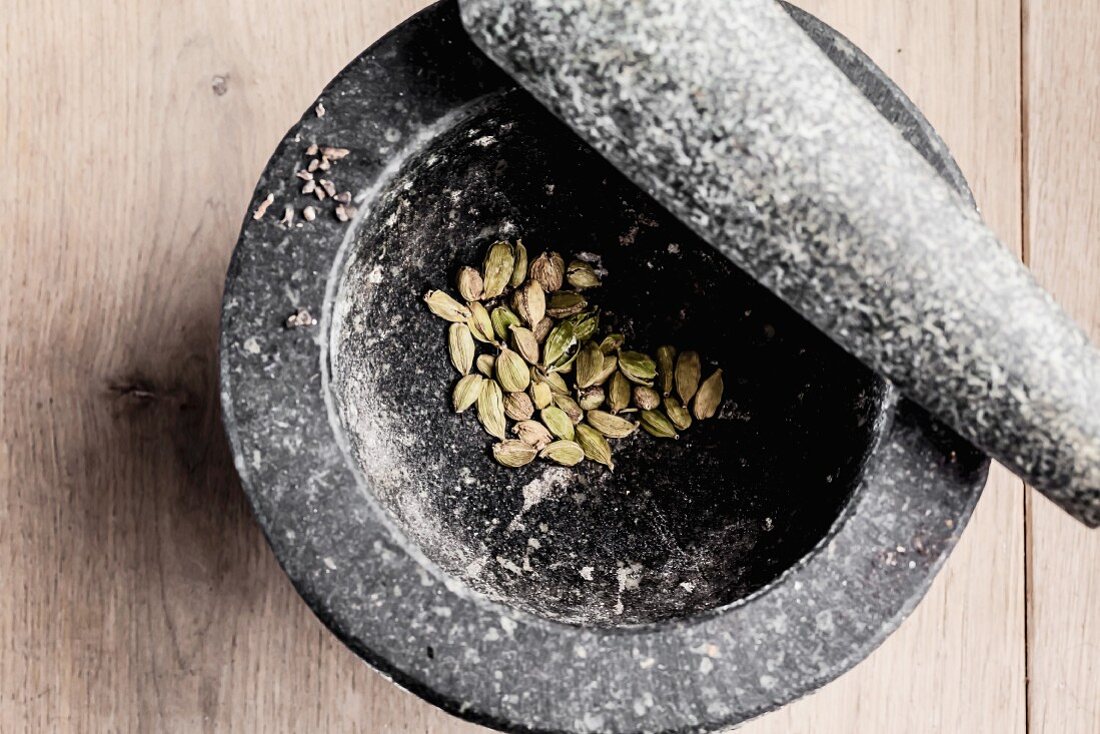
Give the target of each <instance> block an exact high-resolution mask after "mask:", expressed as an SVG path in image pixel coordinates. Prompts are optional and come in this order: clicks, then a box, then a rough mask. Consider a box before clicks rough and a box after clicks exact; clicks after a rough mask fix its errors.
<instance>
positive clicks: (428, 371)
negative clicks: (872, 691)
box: [222, 2, 988, 732]
mask: <svg viewBox="0 0 1100 734" xmlns="http://www.w3.org/2000/svg"><path fill="white" fill-rule="evenodd" d="M791 13H792V16H793V17H794V18H795V19H796V20H797V21H798V22H799V23H801V24H802V25H803V27H804V28H806V30H807V32H808V33H810V34H811V36H812V37H814V38H815V40H816V41H817V42H818V44H819V45H820V46H821V47H822V48H823V50H825V51H826V53H829V54H830V56H831V57H832V58H833V59H834V61H835V62H836V63H838V65H840V66H841V67H842V68H843V69H844V70H845V72H846V73H848V74H849V76H850V77H851V78H852V79H853V81H854V82H856V83H857V84H859V85H860V87H861V88H862V89H864V91H865V93H866V94H867V96H868V98H869V99H871V100H872V102H874V103H875V104H876V105H877V106H878V107H879V109H880V111H882V112H883V114H884V115H886V116H887V117H889V118H890V119H891V120H892V121H894V122H895V124H896V126H897V127H898V129H899V131H900V132H901V133H902V134H903V135H905V136H906V137H907V138H908V139H909V140H910V141H911V142H912V143H913V144H914V145H915V146H917V148H918V149H920V150H921V152H922V153H924V154H925V156H926V157H927V158H928V159H929V161H930V163H932V164H933V165H935V166H936V167H937V168H938V169H939V170H940V171H941V173H943V175H944V176H945V177H947V178H948V180H950V181H952V183H954V184H955V185H956V186H957V187H958V188H959V189H960V192H962V193H963V195H967V196H968V195H969V194H968V192H967V190H966V187H965V183H964V182H963V179H962V177H961V174H959V172H958V169H957V167H955V165H954V163H953V162H952V161H951V159H950V157H949V155H948V154H947V152H946V150H945V149H944V147H943V145H942V143H941V142H940V141H939V139H938V138H937V137H936V136H935V134H934V132H932V131H931V129H930V128H929V127H928V125H927V123H926V122H925V121H924V120H923V118H921V117H920V116H919V114H918V113H917V112H916V110H915V109H914V108H913V107H912V105H911V104H910V103H909V102H908V100H906V99H905V98H904V96H903V95H901V93H900V92H898V91H897V90H896V88H895V87H893V86H892V85H891V84H890V83H889V81H888V80H886V79H885V77H883V76H882V75H881V73H880V72H878V71H877V70H876V69H875V68H874V67H873V66H872V65H871V63H870V62H869V61H868V60H867V59H866V57H864V56H862V54H859V53H858V52H857V51H855V50H854V49H853V48H852V47H851V46H850V45H849V44H847V42H846V41H844V40H843V39H842V38H840V37H839V36H837V35H836V34H835V33H833V32H832V31H831V30H829V29H828V28H827V27H825V26H823V25H821V24H820V23H818V22H817V21H815V20H814V19H813V18H812V17H810V16H808V15H805V14H803V13H801V12H799V11H796V10H793V9H791ZM321 101H322V102H323V104H324V106H325V108H326V114H325V115H324V117H318V116H317V115H316V114H315V113H314V112H310V113H308V114H307V115H306V116H305V117H304V118H303V120H302V121H301V122H300V123H299V124H298V125H297V126H295V128H294V129H292V130H291V131H290V133H289V134H288V136H287V138H286V139H285V140H284V141H283V144H282V145H281V146H280V148H279V150H278V151H277V152H276V154H275V156H274V157H273V158H272V160H271V162H270V163H269V165H268V167H267V169H266V170H265V172H264V175H263V178H262V179H261V182H260V185H259V186H258V187H257V190H256V197H255V199H256V202H258V201H259V200H261V199H263V198H264V197H266V196H267V194H268V193H272V194H274V196H275V201H276V205H275V207H274V209H275V210H278V211H280V212H281V211H282V205H283V204H289V205H292V206H295V207H301V206H304V205H305V204H306V203H308V201H307V200H306V199H305V197H303V196H302V195H301V194H300V193H299V192H298V186H297V183H300V181H299V180H298V179H297V178H295V172H296V171H297V170H300V169H302V168H303V167H304V165H305V163H306V162H307V159H306V158H305V157H303V150H304V149H305V148H306V147H307V146H308V145H310V144H311V143H318V144H319V145H332V146H339V147H344V148H348V149H349V150H350V151H351V152H350V154H349V155H348V157H347V158H345V159H343V160H341V161H339V162H338V163H337V165H336V166H335V168H334V169H333V170H332V171H331V173H330V174H329V176H330V177H331V178H332V179H333V180H334V181H335V182H336V184H337V186H338V187H339V188H341V189H344V188H347V189H348V190H350V191H352V192H354V193H355V198H356V205H357V207H358V210H359V214H358V216H356V217H355V219H354V220H353V222H351V223H350V225H345V224H342V223H340V222H338V221H336V220H335V219H334V218H331V217H327V216H322V218H320V219H318V220H317V221H315V222H310V223H305V222H300V221H299V223H298V224H297V225H293V224H292V225H291V226H284V225H280V224H278V223H277V222H276V219H277V216H276V217H271V216H269V217H267V218H261V219H259V220H253V219H251V218H248V219H246V222H245V226H244V229H243V231H242V235H241V240H240V243H239V244H238V247H237V250H236V251H235V253H234V260H233V264H232V265H231V268H230V273H229V277H228V280H227V287H226V295H225V304H224V312H223V334H222V389H223V405H224V409H225V416H226V425H227V429H228V433H229V436H230V440H231V443H232V447H233V451H234V456H235V458H236V462H237V467H238V470H239V472H240V474H241V477H242V481H243V484H244V487H245V489H246V491H247V493H248V494H249V497H250V499H251V501H252V503H253V506H254V508H255V511H256V514H257V516H258V518H259V520H260V523H261V525H262V526H263V528H264V531H265V533H266V534H267V536H268V539H269V541H270V543H271V545H272V547H273V549H274V551H275V552H276V554H277V556H278V557H279V560H280V562H281V563H282V564H283V566H284V568H285V569H286V571H287V573H288V575H289V576H290V578H291V580H292V581H293V582H294V584H295V586H296V587H297V588H298V590H299V592H300V593H301V594H302V596H303V598H304V599H305V600H306V601H307V603H309V604H310V605H311V606H312V607H313V608H314V610H315V611H316V612H317V613H318V615H319V616H320V617H321V619H322V620H323V621H324V622H325V623H326V624H327V625H328V626H329V627H330V628H331V629H332V630H333V631H334V632H335V633H336V634H337V635H339V636H340V637H341V639H343V640H344V641H345V642H346V643H347V644H348V645H349V646H350V647H351V648H352V649H354V650H355V651H356V652H357V653H358V654H359V655H361V656H362V657H363V658H364V659H366V660H367V661H368V662H369V663H371V664H372V665H373V666H374V667H376V668H377V669H378V670H380V671H381V672H383V674H385V675H388V676H390V677H392V678H393V679H394V680H395V681H396V682H398V683H400V684H401V685H403V686H405V687H407V688H409V689H411V690H413V691H414V692H416V693H418V694H419V695H421V696H423V697H425V698H427V699H428V700H430V701H432V702H434V703H436V704H437V705H440V706H442V707H444V708H446V709H448V710H450V711H452V712H454V713H457V714H459V715H462V716H465V717H467V718H470V719H472V720H475V721H480V722H482V723H486V724H489V725H492V726H496V727H498V728H503V729H507V730H513V731H555V732H556V731H578V732H580V731H601V732H604V731H614V732H634V731H639V732H640V731H709V730H714V729H717V728H721V727H724V726H728V725H731V724H735V723H737V722H740V721H743V720H744V719H746V718H749V717H751V716H754V715H756V714H759V713H761V712H763V711H766V710H769V709H771V708H774V707H775V706H777V705H780V704H782V703H784V702H786V701H788V700H791V699H793V698H795V697H797V696H799V695H801V694H803V693H805V692H807V691H809V690H812V689H813V688H815V687H817V686H818V685H820V684H822V683H823V682H825V681H827V680H830V679H831V678H833V677H835V676H836V675H839V674H840V673H841V672H843V671H844V670H846V669H847V668H848V667H850V666H851V665H852V664H854V662H856V661H858V660H859V659H861V658H862V657H863V656H864V655H865V654H866V653H867V652H869V650H870V649H872V648H873V647H874V646H875V645H876V644H877V643H878V642H879V641H881V640H882V639H883V638H884V637H885V635H886V634H888V633H889V632H890V631H891V630H892V629H893V628H894V627H895V626H896V624H897V623H898V622H899V621H900V619H901V618H903V617H904V615H905V614H906V613H907V612H908V611H909V610H910V609H911V608H912V607H913V606H914V605H915V604H916V602H917V601H918V600H919V599H920V597H921V596H922V594H923V592H924V590H925V588H926V587H927V585H928V583H929V582H930V580H931V578H932V577H933V576H934V574H935V571H936V570H937V569H938V567H939V566H940V564H941V563H942V561H943V559H944V558H945V557H946V554H947V553H948V552H949V550H950V548H951V547H952V545H953V544H954V541H955V539H956V537H957V534H958V533H959V532H960V531H961V528H962V526H963V525H964V524H965V521H966V519H967V518H968V516H969V514H970V511H971V509H972V507H973V504H974V502H975V501H976V499H977V497H978V495H979V493H980V488H981V485H982V483H983V482H984V477H985V472H986V470H987V467H988V461H987V460H986V459H985V458H984V457H983V456H982V455H981V454H980V453H979V452H977V451H976V450H975V449H973V448H972V447H970V446H969V445H968V444H966V443H965V442H964V441H962V440H961V439H959V438H958V437H957V436H955V435H954V434H953V433H951V432H950V431H949V430H947V429H945V428H944V427H942V426H940V425H939V424H937V423H936V422H935V421H934V420H932V419H931V418H929V417H928V416H927V415H926V414H925V413H924V412H923V411H922V410H921V409H920V408H919V407H917V406H915V405H912V404H910V403H908V402H907V401H905V400H899V399H898V397H897V395H896V393H895V391H894V390H893V389H892V388H891V387H890V386H889V385H888V384H887V383H885V382H884V381H883V380H882V379H881V378H879V377H878V376H876V375H875V374H873V373H872V372H870V371H869V370H867V369H866V368H865V367H863V366H862V365H860V364H859V363H858V362H857V361H855V360H854V359H853V358H852V357H850V356H849V355H847V354H846V353H844V352H843V351H842V350H841V349H840V348H839V347H837V346H836V345H834V344H833V343H832V342H830V341H829V340H828V339H827V338H826V337H824V336H823V335H821V334H820V333H819V332H817V331H816V330H815V329H814V328H813V327H812V326H810V325H808V324H807V323H806V322H804V321H803V320H802V319H801V318H800V317H799V316H798V315H797V314H795V313H793V312H792V311H791V310H790V309H788V308H787V307H786V306H785V305H783V304H782V303H781V302H779V301H778V300H777V299H776V298H775V297H773V296H772V295H771V294H770V293H768V292H767V291H766V290H764V289H763V288H762V287H760V286H759V285H757V284H756V283H755V282H754V281H752V280H751V279H750V278H748V277H747V276H746V275H744V274H743V273H741V272H740V271H738V270H737V269H736V268H735V267H734V266H733V265H731V264H730V263H729V262H728V261H727V260H725V259H724V258H723V257H722V256H721V255H720V254H719V253H718V252H717V251H715V250H713V249H712V248H710V247H709V246H708V245H707V244H706V243H704V242H702V241H700V240H699V239H698V238H697V237H695V236H694V235H693V234H692V233H691V232H690V231H689V230H688V229H687V228H686V227H684V226H683V225H682V224H680V223H679V222H677V221H676V220H675V219H674V218H673V217H671V216H670V215H669V214H668V213H667V212H665V211H664V210H663V209H661V208H660V207H659V206H658V205H656V204H655V203H654V202H653V201H652V200H651V199H650V198H649V197H648V196H647V195H646V194H645V193H644V192H642V191H639V190H638V189H637V188H635V187H634V186H633V185H631V184H630V183H629V182H627V181H626V180H625V179H624V178H623V177H622V176H621V175H620V174H618V172H617V171H615V170H614V169H613V168H612V167H611V166H609V165H608V164H607V163H606V162H605V161H603V160H602V159H601V158H600V157H599V156H598V155H597V154H595V153H594V152H593V151H591V150H590V149H589V148H587V147H586V146H585V145H584V144H583V143H582V142H580V141H579V140H578V139H577V138H576V137H575V136H574V135H573V134H572V133H571V132H570V131H569V130H568V129H566V128H565V127H564V126H563V125H562V124H561V123H560V122H558V121H557V120H555V119H554V118H552V117H551V116H550V115H549V113H547V112H546V111H545V110H543V109H542V108H541V107H540V106H538V105H537V103H535V102H534V101H533V100H532V99H531V98H530V97H529V96H527V95H526V94H525V93H524V92H523V91H521V90H519V89H516V88H515V86H514V85H513V83H512V82H510V80H508V79H507V78H506V77H504V76H503V75H502V74H501V73H500V72H499V71H498V70H496V69H495V68H494V67H493V66H492V64H491V63H490V62H488V61H487V60H486V59H484V57H482V56H481V55H480V53H479V52H478V51H477V50H476V49H474V48H473V46H472V44H471V43H470V42H469V41H468V40H467V39H466V38H465V36H464V34H463V32H462V29H461V27H460V24H459V22H458V18H457V12H456V8H455V5H454V4H453V3H451V2H444V3H441V4H439V5H435V6H432V7H431V8H429V9H428V10H426V11H424V12H422V13H421V14H419V15H418V16H416V17H414V18H412V19H410V20H409V21H407V22H406V23H404V24H403V25H402V26H400V27H399V28H398V29H396V30H395V31H394V32H392V33H391V34H390V35H389V36H387V37H386V38H384V39H383V40H381V41H379V42H378V43H377V44H376V45H375V46H373V47H372V48H371V49H369V50H368V51H366V52H365V53H364V54H363V55H362V56H361V57H360V58H359V59H357V60H356V61H355V62H353V63H352V64H351V65H350V66H349V67H348V68H347V69H345V70H344V71H343V72H342V73H341V74H340V75H339V76H338V77H337V78H336V79H335V80H334V81H333V82H332V84H331V85H330V86H329V87H328V88H327V89H326V90H325V92H324V93H323V94H322V96H321ZM502 237H503V238H509V239H515V238H522V239H523V240H524V242H525V243H526V245H527V247H528V249H529V251H531V253H532V255H533V254H536V253H538V252H540V251H542V250H544V249H552V250H557V251H560V252H562V253H563V254H565V255H567V256H568V255H570V254H576V253H586V254H588V255H591V256H592V257H594V258H596V259H598V261H599V263H600V264H601V265H602V266H603V267H604V268H606V270H607V271H608V276H607V278H606V279H605V285H604V286H603V287H601V288H600V289H599V290H598V292H596V293H595V294H593V298H594V300H596V301H597V302H598V303H599V305H600V307H601V309H602V322H603V325H604V326H603V331H607V330H615V331H621V332H622V333H624V334H625V335H626V336H627V338H628V341H629V343H630V344H631V345H637V347H639V348H642V349H645V350H649V351H651V352H652V351H653V350H654V349H655V348H656V347H657V346H658V345H660V344H664V343H672V344H678V345H681V346H683V347H685V348H695V349H698V350H699V351H700V352H702V353H703V356H704V359H705V360H706V361H707V362H708V363H709V364H710V365H711V366H721V367H722V368H723V370H724V373H725V375H726V380H725V382H726V391H725V397H724V400H723V404H722V406H721V409H720V411H719V414H718V416H717V417H716V418H715V419H713V420H710V421H707V422H704V423H700V424H697V425H696V426H694V427H693V428H692V429H691V430H689V431H687V432H685V433H684V434H683V436H682V437H681V439H680V440H679V441H675V442H673V441H663V442H662V441H657V440H655V439H652V438H650V437H649V436H646V435H644V434H639V435H635V436H633V437H631V438H629V439H626V440H624V441H620V442H617V443H616V444H615V458H616V470H615V471H614V472H609V471H607V470H606V469H604V468H602V467H598V466H596V465H594V464H591V463H589V462H586V463H585V464H583V465H581V466H580V467H577V468H573V469H565V468H560V467H553V466H550V465H547V464H543V463H541V462H540V463H536V464H532V465H529V466H528V467H524V468H522V469H520V470H510V469H505V468H503V467H500V466H498V465H497V464H495V463H494V462H493V460H492V458H491V455H490V452H489V447H490V445H491V443H492V440H491V439H490V438H489V437H488V436H487V435H486V434H485V433H484V432H483V431H482V430H481V429H480V428H479V426H478V424H477V422H476V419H475V418H474V416H473V415H472V414H465V415H461V416H456V415H455V414H454V413H453V412H452V411H451V409H450V393H451V388H452V386H453V384H454V382H455V379H456V377H457V374H456V373H455V372H454V370H453V368H452V367H451V366H450V364H449V362H448V360H447V357H446V349H445V342H446V324H445V323H444V322H442V321H440V320H438V319H436V318H434V317H433V316H432V315H431V314H430V313H429V312H428V311H427V309H426V308H424V305H423V303H422V302H421V300H420V296H421V295H422V294H423V293H424V292H425V291H426V290H428V289H429V288H438V287H446V288H448V289H451V290H453V288H452V287H451V285H452V284H453V282H454V275H455V272H456V270H457V268H458V267H459V266H460V265H463V264H467V263H476V262H478V261H479V259H480V256H481V254H482V253H483V252H484V249H485V247H486V246H487V245H488V244H489V243H491V242H492V241H495V240H496V239H500V238H502ZM300 308H307V309H308V310H310V311H311V313H313V314H317V315H319V316H320V317H321V318H320V323H319V324H317V325H315V326H314V327H311V328H305V329H288V328H286V326H285V321H286V319H287V317H288V316H289V315H290V314H291V313H294V312H296V311H297V310H298V309H300Z"/></svg>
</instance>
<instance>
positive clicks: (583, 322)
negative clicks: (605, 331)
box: [568, 309, 600, 342]
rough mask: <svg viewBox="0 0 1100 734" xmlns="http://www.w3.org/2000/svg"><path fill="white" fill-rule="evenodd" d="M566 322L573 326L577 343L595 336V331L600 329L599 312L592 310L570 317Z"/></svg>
mask: <svg viewBox="0 0 1100 734" xmlns="http://www.w3.org/2000/svg"><path fill="white" fill-rule="evenodd" d="M568 321H569V322H570V323H571V324H573V334H574V335H575V336H576V337H577V341H579V342H585V341H588V340H589V339H591V338H592V337H593V336H595V335H596V329H598V328H599V327H600V312H599V310H597V309H592V310H591V311H585V312H583V313H578V314H575V315H573V316H570V317H569V318H568Z"/></svg>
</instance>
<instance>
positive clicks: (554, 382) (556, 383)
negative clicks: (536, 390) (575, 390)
mask: <svg viewBox="0 0 1100 734" xmlns="http://www.w3.org/2000/svg"><path fill="white" fill-rule="evenodd" d="M542 379H543V380H545V381H546V384H547V385H549V386H550V390H551V391H553V393H554V394H555V395H568V394H569V385H567V384H565V379H564V378H562V376H561V375H559V374H558V373H556V372H549V373H547V374H545V375H543V377H542Z"/></svg>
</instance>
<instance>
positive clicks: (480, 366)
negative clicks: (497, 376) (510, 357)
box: [476, 354, 497, 378]
mask: <svg viewBox="0 0 1100 734" xmlns="http://www.w3.org/2000/svg"><path fill="white" fill-rule="evenodd" d="M496 362H497V358H496V357H494V356H493V355H491V354H482V355H481V356H479V357H478V358H477V360H476V364H477V371H478V372H480V373H481V374H483V375H485V376H486V377H489V378H492V376H493V367H495V366H496Z"/></svg>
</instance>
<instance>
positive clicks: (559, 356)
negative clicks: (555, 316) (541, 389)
mask: <svg viewBox="0 0 1100 734" xmlns="http://www.w3.org/2000/svg"><path fill="white" fill-rule="evenodd" d="M576 351H577V339H576V336H575V335H574V333H573V324H571V323H569V322H568V321H563V322H562V323H560V324H558V325H557V326H555V327H554V328H553V329H551V330H550V335H549V336H547V337H546V343H545V344H543V345H542V364H543V366H544V367H546V368H547V369H553V368H554V367H555V365H559V364H562V363H564V362H565V361H567V360H568V358H569V356H570V355H571V354H575V353H576Z"/></svg>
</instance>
